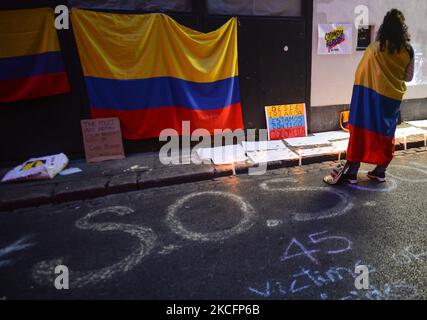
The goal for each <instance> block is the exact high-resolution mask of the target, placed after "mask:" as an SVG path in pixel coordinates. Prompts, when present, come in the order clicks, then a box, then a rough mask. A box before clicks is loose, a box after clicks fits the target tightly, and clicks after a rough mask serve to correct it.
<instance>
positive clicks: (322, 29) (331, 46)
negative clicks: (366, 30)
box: [317, 24, 353, 55]
mask: <svg viewBox="0 0 427 320" xmlns="http://www.w3.org/2000/svg"><path fill="white" fill-rule="evenodd" d="M318 29H319V38H318V49H317V53H318V54H321V55H328V54H351V53H352V50H353V25H352V24H319V28H318Z"/></svg>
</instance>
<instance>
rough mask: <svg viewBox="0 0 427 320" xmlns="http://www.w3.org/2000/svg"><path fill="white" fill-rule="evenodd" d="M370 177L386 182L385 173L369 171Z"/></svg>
mask: <svg viewBox="0 0 427 320" xmlns="http://www.w3.org/2000/svg"><path fill="white" fill-rule="evenodd" d="M368 178H369V179H371V180H375V181H377V182H385V181H386V180H385V173H384V172H383V173H378V172H375V170H374V171H370V172H368Z"/></svg>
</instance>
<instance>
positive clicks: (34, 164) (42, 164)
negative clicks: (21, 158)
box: [2, 153, 68, 182]
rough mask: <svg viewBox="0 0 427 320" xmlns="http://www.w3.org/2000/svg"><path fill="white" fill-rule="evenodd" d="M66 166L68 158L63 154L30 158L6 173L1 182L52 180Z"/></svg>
mask: <svg viewBox="0 0 427 320" xmlns="http://www.w3.org/2000/svg"><path fill="white" fill-rule="evenodd" d="M67 165H68V158H67V156H66V155H65V154H63V153H60V154H55V155H51V156H46V157H40V158H31V159H29V160H28V161H26V162H24V163H23V164H21V165H19V166H16V167H15V168H13V169H12V170H10V171H9V172H8V173H6V175H5V176H4V177H3V179H2V182H9V181H20V180H45V179H52V178H53V177H55V176H56V175H57V174H58V173H59V172H61V171H62V170H63V169H64V168H65V167H66V166H67Z"/></svg>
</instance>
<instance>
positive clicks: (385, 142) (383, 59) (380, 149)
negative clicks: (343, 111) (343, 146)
mask: <svg viewBox="0 0 427 320" xmlns="http://www.w3.org/2000/svg"><path fill="white" fill-rule="evenodd" d="M409 62H410V58H409V52H407V50H405V48H402V50H401V52H400V53H395V54H390V53H389V52H388V51H386V50H384V51H382V50H381V49H380V47H379V43H378V42H375V43H373V44H371V45H370V46H369V48H368V49H367V50H366V52H365V54H364V56H363V58H362V61H361V62H360V64H359V67H358V69H357V71H356V79H355V85H354V87H353V95H352V100H351V105H350V116H349V131H350V142H349V147H348V150H347V160H349V161H354V162H366V163H371V164H376V165H379V166H384V167H386V166H388V164H389V163H390V161H391V160H392V159H393V154H394V135H395V131H396V126H397V122H398V117H399V111H400V106H401V103H402V99H403V95H404V93H405V92H406V84H405V81H404V79H405V71H406V67H407V66H408V65H409Z"/></svg>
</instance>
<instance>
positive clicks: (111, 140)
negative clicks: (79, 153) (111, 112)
mask: <svg viewBox="0 0 427 320" xmlns="http://www.w3.org/2000/svg"><path fill="white" fill-rule="evenodd" d="M81 126H82V131H83V141H84V146H85V154H86V161H87V162H100V161H105V160H117V159H124V158H125V154H124V151H123V141H122V133H121V131H120V122H119V119H118V118H104V119H93V120H82V121H81Z"/></svg>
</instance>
